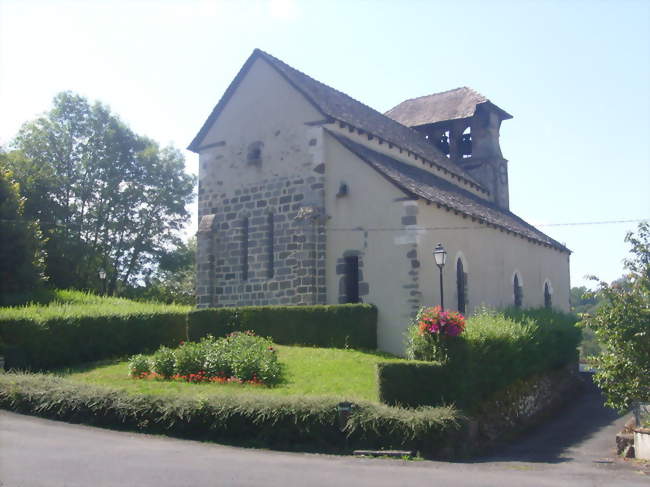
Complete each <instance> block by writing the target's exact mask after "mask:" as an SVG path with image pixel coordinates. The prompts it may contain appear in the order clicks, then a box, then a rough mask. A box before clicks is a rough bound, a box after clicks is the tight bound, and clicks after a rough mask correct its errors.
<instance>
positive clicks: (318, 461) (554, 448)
mask: <svg viewBox="0 0 650 487" xmlns="http://www.w3.org/2000/svg"><path fill="white" fill-rule="evenodd" d="M625 420H626V418H618V417H617V416H616V415H615V414H614V413H613V412H611V411H608V410H606V409H604V408H603V407H602V406H601V399H600V397H599V395H598V393H597V392H596V391H595V390H592V389H590V390H589V391H588V392H587V393H585V394H584V395H583V396H582V397H581V398H580V399H579V400H578V401H575V402H574V403H573V404H571V405H569V406H568V407H567V408H566V409H565V410H563V411H562V413H561V414H559V415H557V416H556V417H555V418H554V419H552V420H550V421H548V422H546V423H544V424H543V425H541V426H540V427H538V428H536V429H535V430H533V431H530V432H529V433H528V434H527V435H526V436H525V437H523V438H520V439H519V440H518V441H517V442H516V443H514V444H512V445H510V446H508V447H505V448H501V449H499V450H498V453H497V454H493V455H491V456H489V457H485V458H479V459H476V460H473V461H471V462H465V463H449V462H431V461H402V460H386V459H363V458H354V457H343V456H332V455H314V454H296V453H282V452H274V451H266V450H253V449H242V448H234V447H228V446H221V445H216V444H209V443H200V442H195V441H186V440H177V439H171V438H165V437H158V436H150V435H142V434H136V433H124V432H117V431H111V430H104V429H99V428H93V427H88V426H81V425H72V424H67V423H62V422H57V421H49V420H45V419H41V418H35V417H31V416H23V415H18V414H14V413H9V412H5V411H0V485H1V486H2V487H31V486H57V487H58V486H61V487H63V486H65V487H74V486H83V487H91V486H92V487H94V486H97V487H103V486H139V487H148V486H152V487H153V486H155V487H167V486H169V487H172V486H173V487H180V486H269V487H272V486H283V487H287V486H366V485H368V486H373V487H382V486H391V487H395V486H425V485H426V486H427V487H432V486H482V487H484V486H499V487H510V486H513V487H514V486H517V487H521V486H582V485H585V486H630V487H633V486H644V487H648V486H650V465H649V464H643V463H639V462H623V461H621V460H617V459H615V458H614V453H615V452H614V435H615V434H616V432H617V431H619V430H620V429H621V428H622V425H623V424H624V422H625Z"/></svg>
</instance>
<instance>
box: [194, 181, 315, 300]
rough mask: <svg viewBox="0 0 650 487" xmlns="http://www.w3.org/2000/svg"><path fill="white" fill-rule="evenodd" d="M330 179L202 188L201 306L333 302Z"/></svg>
mask: <svg viewBox="0 0 650 487" xmlns="http://www.w3.org/2000/svg"><path fill="white" fill-rule="evenodd" d="M323 179H324V178H323V176H322V175H320V174H318V173H314V175H309V176H306V177H297V178H289V177H278V178H275V179H272V180H262V181H259V182H258V183H255V184H251V185H248V186H241V187H238V188H237V189H234V190H232V191H227V190H226V189H225V188H224V189H221V188H223V185H220V184H219V182H218V181H217V184H216V186H213V187H212V188H210V190H208V192H204V188H199V219H200V224H199V234H198V245H199V249H198V255H199V258H198V260H199V261H198V286H197V295H198V306H199V307H210V306H244V305H269V304H293V305H296V304H324V303H325V300H326V290H325V234H324V225H323V221H324V210H323V208H322V205H321V206H314V205H306V204H304V201H305V199H306V195H307V194H310V195H311V196H312V197H311V198H310V199H311V200H312V201H313V199H314V198H313V195H314V193H317V194H319V196H320V198H318V199H319V200H320V201H323V198H322V193H323V192H324V181H323ZM219 189H221V191H219Z"/></svg>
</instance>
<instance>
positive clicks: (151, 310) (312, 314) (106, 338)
mask: <svg viewBox="0 0 650 487" xmlns="http://www.w3.org/2000/svg"><path fill="white" fill-rule="evenodd" d="M58 299H60V300H61V301H55V302H54V303H51V304H49V305H47V306H35V305H32V306H23V307H16V308H0V354H2V347H4V349H5V350H4V355H5V359H6V366H7V368H16V369H32V370H44V369H50V368H55V367H62V366H70V365H75V364H79V363H83V362H89V361H94V360H101V359H105V358H110V357H115V356H125V355H133V354H137V353H147V352H151V351H153V350H155V349H157V348H158V347H159V346H161V345H165V346H176V345H177V344H178V343H179V342H180V341H181V340H187V339H189V340H192V341H198V340H199V339H201V338H203V337H205V336H206V335H213V336H215V337H220V336H224V335H226V334H228V333H230V332H233V331H246V330H251V331H254V332H255V333H257V334H258V335H260V336H264V337H271V338H272V339H273V341H274V342H276V343H280V344H284V345H311V346H318V347H337V348H346V347H349V348H359V349H376V348H377V309H376V308H375V307H374V306H372V305H368V304H349V305H331V306H325V305H321V306H293V307H292V306H284V307H283V306H259V307H241V308H217V309H204V310H195V311H192V310H191V309H190V308H189V307H187V306H174V305H160V304H155V303H137V302H134V301H129V300H126V299H120V298H105V297H100V296H93V295H90V294H87V293H82V292H78V291H59V292H58V294H57V300H58ZM62 301H63V302H62ZM188 313H189V314H188Z"/></svg>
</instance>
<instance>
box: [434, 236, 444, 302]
mask: <svg viewBox="0 0 650 487" xmlns="http://www.w3.org/2000/svg"><path fill="white" fill-rule="evenodd" d="M433 258H434V259H435V261H436V265H437V266H438V269H440V308H441V309H442V310H443V311H444V309H445V295H444V291H443V288H442V268H443V267H444V266H445V263H446V262H447V251H446V250H445V248H444V247H443V246H442V244H441V243H439V244H438V245H436V248H435V249H433Z"/></svg>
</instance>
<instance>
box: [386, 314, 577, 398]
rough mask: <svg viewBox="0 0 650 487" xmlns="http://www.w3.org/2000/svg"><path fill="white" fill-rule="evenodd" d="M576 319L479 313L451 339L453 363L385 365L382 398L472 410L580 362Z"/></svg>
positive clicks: (450, 361)
mask: <svg viewBox="0 0 650 487" xmlns="http://www.w3.org/2000/svg"><path fill="white" fill-rule="evenodd" d="M575 322H576V318H575V317H574V316H573V315H568V314H564V313H560V312H557V311H550V310H507V311H505V312H504V313H495V312H488V311H486V312H483V313H479V314H477V315H476V316H474V317H472V318H470V319H469V320H468V322H467V328H466V331H465V333H464V334H463V335H461V336H460V337H458V338H457V339H455V340H453V341H451V343H452V344H453V345H452V346H451V347H450V349H449V357H450V358H449V361H448V362H446V363H444V364H439V363H435V362H417V361H413V362H407V363H391V362H382V363H379V364H378V365H377V376H378V380H377V382H378V387H379V398H380V400H381V401H382V402H384V403H386V404H399V405H402V406H410V407H413V406H419V405H425V404H426V405H440V404H452V403H453V404H455V405H457V406H458V407H460V408H463V409H469V410H472V409H473V408H475V407H476V406H477V405H478V404H479V403H480V402H481V401H483V400H484V399H485V398H486V397H487V396H488V395H490V394H492V393H494V392H495V391H498V390H501V389H503V388H505V387H506V386H508V385H510V384H512V383H513V382H515V381H517V380H521V379H525V378H527V377H529V376H531V375H533V374H537V373H543V372H545V371H548V370H553V369H556V368H559V367H562V366H563V365H566V364H568V363H571V362H577V359H578V351H577V347H578V344H579V342H580V330H579V329H578V328H577V327H576V326H575Z"/></svg>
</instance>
